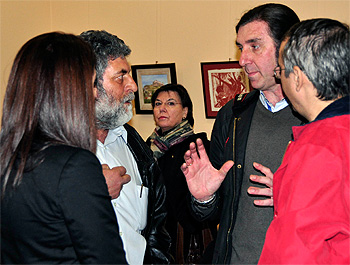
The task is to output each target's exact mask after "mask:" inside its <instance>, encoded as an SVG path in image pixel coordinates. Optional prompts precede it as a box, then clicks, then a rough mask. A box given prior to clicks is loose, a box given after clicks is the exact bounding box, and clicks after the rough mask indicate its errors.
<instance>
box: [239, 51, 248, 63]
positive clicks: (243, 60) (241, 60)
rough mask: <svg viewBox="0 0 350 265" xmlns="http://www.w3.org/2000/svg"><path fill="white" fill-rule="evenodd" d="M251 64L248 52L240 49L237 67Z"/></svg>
mask: <svg viewBox="0 0 350 265" xmlns="http://www.w3.org/2000/svg"><path fill="white" fill-rule="evenodd" d="M250 62H251V56H250V52H249V50H247V49H242V51H241V57H240V58H239V65H240V66H242V67H244V66H246V65H247V64H249V63H250Z"/></svg>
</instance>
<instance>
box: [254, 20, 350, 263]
mask: <svg viewBox="0 0 350 265" xmlns="http://www.w3.org/2000/svg"><path fill="white" fill-rule="evenodd" d="M278 63H279V66H277V67H276V68H275V75H276V77H277V78H280V79H281V82H282V88H283V91H284V93H285V94H286V96H287V97H288V98H289V100H290V101H291V103H292V105H293V107H294V108H295V110H296V111H298V112H299V113H300V114H301V115H303V116H304V117H305V118H306V119H307V120H308V121H309V123H307V124H306V125H304V126H296V127H293V136H294V140H293V141H292V142H291V143H290V144H289V146H288V148H287V151H286V153H285V155H284V159H283V162H282V164H281V166H280V167H279V169H278V170H277V171H276V173H275V174H274V177H273V198H274V207H275V208H274V212H275V215H274V220H273V221H272V223H271V225H270V227H269V229H268V231H267V234H266V239H265V244H264V248H263V251H262V254H261V257H260V260H259V264H291V263H292V264H349V263H350V258H349V255H350V252H349V250H350V189H349V186H350V183H349V180H350V176H349V166H350V165H349V156H350V151H349V150H350V144H349V142H350V141H349V138H350V115H349V105H350V104H349V103H350V98H349V94H350V92H349V69H350V51H349V27H348V26H347V25H344V24H342V23H340V22H338V21H335V20H331V19H312V20H306V21H303V22H301V23H298V24H297V25H295V26H294V27H292V28H291V29H290V31H289V32H288V33H287V35H286V37H285V40H284V41H283V42H282V44H281V47H280V51H279V60H278Z"/></svg>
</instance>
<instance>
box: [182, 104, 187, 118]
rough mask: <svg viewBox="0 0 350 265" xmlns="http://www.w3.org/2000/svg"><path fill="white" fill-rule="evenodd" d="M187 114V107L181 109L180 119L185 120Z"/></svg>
mask: <svg viewBox="0 0 350 265" xmlns="http://www.w3.org/2000/svg"><path fill="white" fill-rule="evenodd" d="M187 113H188V108H187V107H184V108H183V109H182V119H183V120H184V119H186V118H187Z"/></svg>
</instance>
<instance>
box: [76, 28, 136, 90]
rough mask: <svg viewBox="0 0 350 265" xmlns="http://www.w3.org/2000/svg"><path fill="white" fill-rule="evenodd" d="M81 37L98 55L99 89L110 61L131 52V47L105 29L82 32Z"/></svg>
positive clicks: (101, 88) (96, 83) (97, 80)
mask: <svg viewBox="0 0 350 265" xmlns="http://www.w3.org/2000/svg"><path fill="white" fill-rule="evenodd" d="M80 37H82V38H83V40H85V41H86V42H88V43H89V44H90V45H91V47H92V49H93V51H94V53H95V55H96V60H97V63H96V80H95V85H96V87H97V89H98V90H99V91H102V90H104V89H103V87H102V81H103V74H104V72H105V70H106V68H107V66H108V61H110V60H115V59H117V58H119V57H121V58H125V57H127V56H128V55H129V54H130V53H131V50H130V48H129V47H128V46H127V45H126V44H125V43H124V41H123V40H122V39H119V38H118V37H117V36H116V35H112V34H111V33H108V32H107V31H105V30H88V31H85V32H83V33H81V34H80Z"/></svg>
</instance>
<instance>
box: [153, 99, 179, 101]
mask: <svg viewBox="0 0 350 265" xmlns="http://www.w3.org/2000/svg"><path fill="white" fill-rule="evenodd" d="M157 100H158V101H161V100H160V99H158V98H156V101H157ZM170 100H175V101H176V99H174V98H168V99H167V100H166V101H170Z"/></svg>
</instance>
